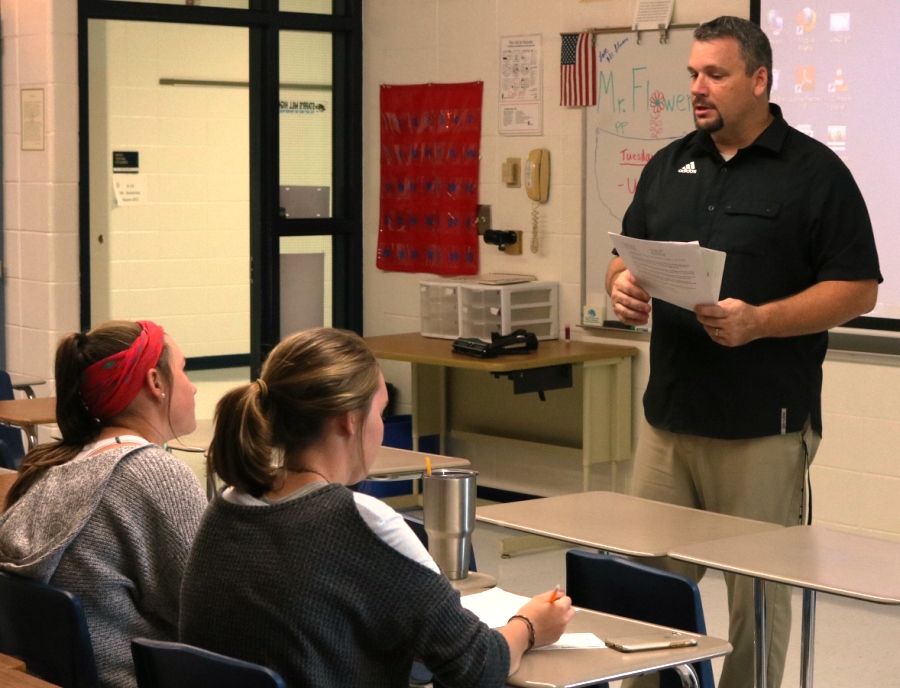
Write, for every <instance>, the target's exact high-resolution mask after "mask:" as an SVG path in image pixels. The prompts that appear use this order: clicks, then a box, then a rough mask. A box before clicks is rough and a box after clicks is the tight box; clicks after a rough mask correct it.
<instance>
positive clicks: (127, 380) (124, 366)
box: [81, 320, 165, 421]
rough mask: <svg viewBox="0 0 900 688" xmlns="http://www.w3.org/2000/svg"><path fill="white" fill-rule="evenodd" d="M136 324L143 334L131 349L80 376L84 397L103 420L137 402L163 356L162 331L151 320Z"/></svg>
mask: <svg viewBox="0 0 900 688" xmlns="http://www.w3.org/2000/svg"><path fill="white" fill-rule="evenodd" d="M137 323H138V325H140V326H141V333H140V334H139V335H138V336H137V338H136V339H135V340H134V342H133V343H132V344H131V346H130V347H128V348H127V349H126V350H125V351H120V352H119V353H117V354H113V355H112V356H107V357H106V358H104V359H103V360H101V361H97V362H96V363H94V364H93V365H92V366H90V367H89V368H88V369H87V370H85V371H84V373H83V374H82V376H81V398H82V399H84V403H85V405H86V406H87V409H88V411H90V413H91V415H92V416H93V417H94V418H98V419H99V420H101V421H105V420H108V419H110V418H112V417H113V416H115V415H116V414H118V413H121V412H122V411H123V410H124V409H125V407H126V406H128V404H130V403H131V402H132V401H133V400H134V398H135V397H136V396H137V395H138V392H140V391H141V387H142V386H143V384H144V378H146V377H147V373H148V372H149V371H150V369H151V368H153V366H155V365H156V364H157V362H158V361H159V356H160V354H161V353H162V350H163V345H164V344H165V338H164V335H163V328H161V327H160V326H159V325H157V324H156V323H153V322H150V321H149V320H138V321H137Z"/></svg>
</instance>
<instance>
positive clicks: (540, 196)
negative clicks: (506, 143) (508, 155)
mask: <svg viewBox="0 0 900 688" xmlns="http://www.w3.org/2000/svg"><path fill="white" fill-rule="evenodd" d="M549 191H550V151H548V150H547V149H546V148H535V149H534V150H533V151H531V152H530V153H529V154H528V160H527V161H526V162H525V192H526V193H527V194H528V198H530V199H531V200H532V201H537V202H538V203H546V202H547V195H548V193H549Z"/></svg>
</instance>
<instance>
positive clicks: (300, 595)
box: [179, 485, 509, 688]
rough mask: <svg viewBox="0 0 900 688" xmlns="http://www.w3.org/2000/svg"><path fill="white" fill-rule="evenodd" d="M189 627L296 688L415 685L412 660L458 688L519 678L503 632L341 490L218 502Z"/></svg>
mask: <svg viewBox="0 0 900 688" xmlns="http://www.w3.org/2000/svg"><path fill="white" fill-rule="evenodd" d="M179 632H180V638H181V641H182V642H186V643H190V644H192V645H198V646H200V647H204V648H207V649H209V650H213V651H214V652H220V653H222V654H225V655H229V656H232V657H237V658H240V659H244V660H247V661H251V662H256V663H258V664H263V665H265V666H268V667H270V668H272V669H274V670H276V671H278V672H279V673H280V674H281V675H282V676H283V677H284V679H285V681H286V683H287V685H288V686H290V687H292V688H307V687H309V688H354V687H358V688H401V687H402V688H406V686H408V679H409V670H410V667H411V665H412V661H413V657H419V658H421V660H422V661H423V662H424V663H425V664H426V665H427V666H428V667H429V668H430V669H431V670H432V671H433V672H434V673H435V675H436V676H437V677H438V678H439V680H440V682H441V683H442V684H443V685H445V686H447V687H448V688H470V687H471V688H476V687H477V688H487V687H495V686H502V685H504V684H505V683H506V677H507V674H508V672H509V647H508V646H507V644H506V640H505V639H504V638H503V636H502V635H500V634H499V633H498V632H497V631H492V630H490V629H488V627H487V626H485V625H484V624H483V623H481V622H480V621H479V620H478V619H477V617H475V616H474V615H473V614H472V613H471V612H469V611H467V610H465V609H463V608H462V606H461V605H460V603H459V594H458V593H457V592H456V591H455V590H454V589H453V588H452V587H451V586H450V584H449V583H448V582H447V580H446V579H445V578H444V577H443V576H441V575H439V574H437V573H435V572H434V571H431V570H429V569H427V568H426V567H424V566H422V565H421V564H418V563H416V562H414V561H412V560H411V559H409V558H407V557H405V556H404V555H402V554H400V553H399V552H398V551H396V550H395V549H393V548H392V547H391V546H390V545H388V544H386V543H385V542H384V541H382V540H381V539H380V538H379V537H378V536H377V535H376V534H375V533H374V532H373V531H372V530H371V528H369V526H368V525H366V523H365V521H364V520H363V519H362V517H361V516H360V514H359V511H358V510H357V508H356V506H355V503H354V501H353V496H352V493H351V492H350V491H349V490H348V489H347V488H345V487H343V486H340V485H329V486H327V487H325V488H323V489H321V490H316V491H314V492H312V493H310V494H308V495H304V496H302V497H299V498H298V499H295V500H289V501H286V502H282V503H280V504H274V505H272V506H268V507H258V506H243V505H239V504H233V503H230V502H226V501H225V500H223V499H221V498H219V499H216V500H215V501H214V502H213V503H212V504H210V506H209V508H208V509H207V512H206V514H205V515H204V517H203V522H202V524H201V525H200V530H199V532H198V533H197V539H196V540H195V542H194V548H193V550H192V551H191V556H190V559H189V561H188V566H187V570H186V571H185V575H184V584H183V585H182V589H181V620H180V625H179Z"/></svg>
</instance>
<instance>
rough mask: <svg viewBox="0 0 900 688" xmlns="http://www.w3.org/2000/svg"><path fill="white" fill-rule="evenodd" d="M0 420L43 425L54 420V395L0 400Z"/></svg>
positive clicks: (19, 423)
mask: <svg viewBox="0 0 900 688" xmlns="http://www.w3.org/2000/svg"><path fill="white" fill-rule="evenodd" d="M0 422H4V423H13V424H15V425H19V426H23V425H43V424H45V423H55V422H56V397H41V398H40V399H12V400H6V401H0Z"/></svg>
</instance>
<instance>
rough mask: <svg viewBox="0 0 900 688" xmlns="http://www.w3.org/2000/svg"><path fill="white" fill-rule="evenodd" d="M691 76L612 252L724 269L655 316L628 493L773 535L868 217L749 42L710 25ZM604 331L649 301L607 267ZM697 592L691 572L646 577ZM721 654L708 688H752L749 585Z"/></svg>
mask: <svg viewBox="0 0 900 688" xmlns="http://www.w3.org/2000/svg"><path fill="white" fill-rule="evenodd" d="M694 39H695V40H694V45H693V47H692V49H691V54H690V58H689V60H688V73H689V75H690V78H691V83H692V85H691V101H692V106H693V113H694V122H695V124H696V128H697V131H695V132H692V133H691V134H688V135H687V136H685V137H684V138H683V139H680V140H678V141H675V142H673V143H671V144H670V145H668V146H666V147H665V148H663V149H662V150H661V151H660V152H659V153H657V154H656V155H655V156H654V157H653V158H652V159H651V160H650V162H649V163H648V164H647V166H646V168H645V169H644V172H643V174H642V176H641V179H640V183H639V185H638V189H637V192H636V193H635V197H634V201H633V202H632V204H631V207H630V208H629V209H628V212H627V213H626V214H625V218H624V220H623V223H622V225H623V234H625V235H627V236H631V237H635V238H638V239H652V240H658V241H699V242H700V245H701V246H706V247H709V248H713V249H718V250H721V251H725V252H726V253H727V259H726V262H725V273H724V277H723V280H722V291H721V296H720V298H721V300H720V301H719V302H718V303H717V304H710V305H704V306H697V307H696V308H695V309H694V311H693V312H691V311H688V310H685V309H682V308H678V307H676V306H673V305H671V304H669V303H666V302H664V301H654V303H653V328H652V334H651V340H650V380H649V383H648V385H647V391H646V393H645V395H644V414H645V416H646V421H647V422H646V423H644V424H643V427H642V429H641V434H640V439H639V441H638V447H637V450H636V454H635V465H634V476H633V480H632V492H633V494H635V495H638V496H641V497H647V498H650V499H656V500H659V501H664V502H669V503H672V504H680V505H683V506H689V507H695V508H702V509H708V510H710V511H716V512H720V513H726V514H732V515H735V516H742V517H745V518H753V519H757V520H763V521H769V522H772V523H778V524H781V525H785V526H790V525H797V524H800V523H801V522H803V519H805V518H807V514H808V511H807V509H806V504H805V502H807V501H808V491H807V490H806V489H805V487H806V484H807V475H808V468H809V463H810V462H811V461H812V459H813V456H814V454H815V449H816V447H817V446H818V440H819V438H820V437H821V434H822V413H821V390H822V361H823V360H824V358H825V350H826V347H827V342H828V335H827V330H828V329H829V328H831V327H835V326H837V325H841V324H842V323H844V322H846V321H848V320H850V319H852V318H854V317H856V316H858V315H861V314H863V313H867V312H869V311H870V310H872V308H873V307H874V306H875V300H876V297H877V293H878V283H879V282H880V281H881V274H880V272H879V267H878V256H877V253H876V250H875V240H874V237H873V235H872V227H871V223H870V222H869V216H868V212H867V211H866V206H865V202H864V201H863V198H862V196H861V194H860V192H859V189H858V188H857V186H856V183H855V182H854V180H853V177H852V176H851V174H850V172H849V170H847V168H846V167H845V166H844V164H843V163H842V162H841V161H840V159H839V158H838V157H837V156H836V155H834V154H833V153H832V152H831V151H830V150H829V149H828V148H827V147H826V146H825V145H823V144H821V143H819V142H817V141H815V140H813V139H812V138H810V137H808V136H806V135H805V134H801V133H800V132H798V131H797V130H795V129H792V128H791V127H790V126H788V124H787V123H786V122H785V121H784V119H783V118H782V115H781V110H780V108H779V107H778V106H777V105H774V104H770V103H769V91H770V89H771V73H772V49H771V46H770V45H769V41H768V39H767V38H766V36H765V34H764V33H763V32H762V30H761V29H760V28H759V27H758V26H757V25H755V24H753V23H751V22H749V21H746V20H744V19H738V18H736V17H720V18H718V19H715V20H713V21H711V22H708V23H706V24H703V25H701V26H700V27H699V28H697V30H696V31H695V32H694ZM606 290H607V292H608V293H609V295H610V297H611V299H612V302H613V307H614V310H615V313H616V316H617V317H618V318H619V319H620V320H621V321H622V322H624V323H626V324H628V325H644V324H646V323H647V321H648V318H649V315H650V310H651V306H650V296H649V295H648V294H647V292H645V291H644V290H643V289H642V288H641V287H640V285H639V284H638V283H637V282H636V281H635V279H634V277H633V276H632V274H631V273H630V272H629V271H628V270H627V269H626V267H625V264H624V263H623V262H622V260H621V259H620V258H618V257H616V258H614V259H613V260H612V262H611V263H610V266H609V270H608V273H607V277H606ZM659 563H660V565H661V566H664V567H665V568H667V569H670V570H678V571H680V572H683V573H687V574H688V575H691V576H692V577H694V578H696V579H699V576H701V575H702V573H703V572H702V570H700V569H699V568H698V567H689V566H687V565H681V564H678V563H677V562H672V561H669V560H667V561H665V562H659ZM726 583H727V585H728V602H729V609H730V613H731V624H730V630H729V636H730V640H731V643H732V645H733V646H734V652H733V653H732V654H731V655H730V656H728V657H727V658H726V660H725V665H724V668H723V672H722V678H721V681H720V684H719V685H720V688H737V687H740V688H745V687H746V688H750V687H751V686H752V685H753V665H754V662H753V629H754V613H753V584H752V580H751V579H749V578H746V577H742V576H734V575H726ZM766 602H767V609H766V611H767V615H768V616H767V622H768V629H767V638H768V639H769V645H768V649H769V653H768V685H769V686H772V687H774V688H777V687H778V686H779V685H780V683H781V676H782V674H783V672H784V657H785V652H786V650H787V643H788V638H789V635H790V611H791V610H790V589H789V588H787V587H786V586H774V585H772V586H768V587H767V595H766Z"/></svg>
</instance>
